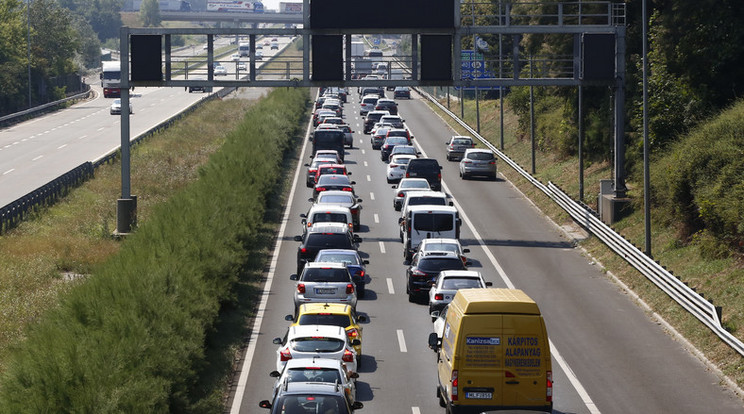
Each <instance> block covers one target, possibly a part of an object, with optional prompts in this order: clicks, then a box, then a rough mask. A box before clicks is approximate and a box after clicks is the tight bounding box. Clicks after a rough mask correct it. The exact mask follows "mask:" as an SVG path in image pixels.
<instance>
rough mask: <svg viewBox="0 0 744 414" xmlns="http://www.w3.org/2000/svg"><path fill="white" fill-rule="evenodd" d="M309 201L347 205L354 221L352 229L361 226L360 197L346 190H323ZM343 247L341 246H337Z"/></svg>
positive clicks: (355, 229)
mask: <svg viewBox="0 0 744 414" xmlns="http://www.w3.org/2000/svg"><path fill="white" fill-rule="evenodd" d="M310 201H314V202H315V204H338V205H341V206H344V207H348V208H349V210H350V211H351V218H352V219H353V223H354V231H359V229H360V228H361V224H360V222H361V219H360V216H361V211H362V204H361V203H362V199H361V198H357V197H355V196H354V194H352V193H351V192H348V191H323V192H322V193H320V195H319V196H318V197H317V198H311V199H310ZM339 248H343V247H339Z"/></svg>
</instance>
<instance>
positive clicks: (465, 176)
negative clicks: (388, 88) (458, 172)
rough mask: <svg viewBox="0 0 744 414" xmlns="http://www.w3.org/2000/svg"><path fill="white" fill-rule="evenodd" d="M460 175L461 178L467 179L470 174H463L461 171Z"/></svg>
mask: <svg viewBox="0 0 744 414" xmlns="http://www.w3.org/2000/svg"><path fill="white" fill-rule="evenodd" d="M461 177H462V179H463V180H467V179H469V178H470V176H469V175H467V174H465V173H463V174H462V176H461Z"/></svg>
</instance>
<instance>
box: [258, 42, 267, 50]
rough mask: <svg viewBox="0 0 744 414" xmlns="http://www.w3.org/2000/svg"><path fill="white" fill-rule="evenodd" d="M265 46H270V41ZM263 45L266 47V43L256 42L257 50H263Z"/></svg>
mask: <svg viewBox="0 0 744 414" xmlns="http://www.w3.org/2000/svg"><path fill="white" fill-rule="evenodd" d="M265 46H268V43H267V44H266V45H265ZM263 47H264V45H261V44H258V43H257V44H256V50H263Z"/></svg>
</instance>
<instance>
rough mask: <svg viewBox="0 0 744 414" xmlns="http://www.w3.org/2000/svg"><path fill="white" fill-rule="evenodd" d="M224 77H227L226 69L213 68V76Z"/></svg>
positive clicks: (222, 67)
mask: <svg viewBox="0 0 744 414" xmlns="http://www.w3.org/2000/svg"><path fill="white" fill-rule="evenodd" d="M225 75H227V68H226V67H224V66H222V65H220V66H215V68H214V76H225Z"/></svg>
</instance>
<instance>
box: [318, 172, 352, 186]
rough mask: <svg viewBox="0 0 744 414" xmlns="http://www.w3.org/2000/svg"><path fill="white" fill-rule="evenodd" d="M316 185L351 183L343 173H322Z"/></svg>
mask: <svg viewBox="0 0 744 414" xmlns="http://www.w3.org/2000/svg"><path fill="white" fill-rule="evenodd" d="M318 185H351V181H349V178H348V177H347V176H345V175H343V174H323V175H321V176H320V177H319V178H318Z"/></svg>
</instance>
